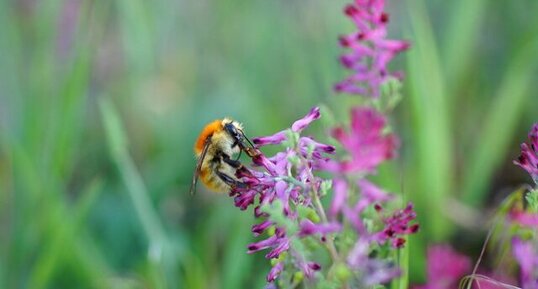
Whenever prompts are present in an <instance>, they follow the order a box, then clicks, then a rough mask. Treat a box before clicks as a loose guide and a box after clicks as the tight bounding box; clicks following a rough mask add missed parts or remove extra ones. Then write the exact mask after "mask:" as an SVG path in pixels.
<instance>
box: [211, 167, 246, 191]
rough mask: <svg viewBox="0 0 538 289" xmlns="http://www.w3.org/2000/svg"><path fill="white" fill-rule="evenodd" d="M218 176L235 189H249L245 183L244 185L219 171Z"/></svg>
mask: <svg viewBox="0 0 538 289" xmlns="http://www.w3.org/2000/svg"><path fill="white" fill-rule="evenodd" d="M217 176H219V178H220V179H221V180H222V181H223V182H225V183H226V184H227V185H229V186H230V187H233V188H246V187H247V185H246V184H245V183H242V182H240V181H238V180H236V179H234V178H232V177H230V176H229V175H227V174H225V173H223V172H221V171H217Z"/></svg>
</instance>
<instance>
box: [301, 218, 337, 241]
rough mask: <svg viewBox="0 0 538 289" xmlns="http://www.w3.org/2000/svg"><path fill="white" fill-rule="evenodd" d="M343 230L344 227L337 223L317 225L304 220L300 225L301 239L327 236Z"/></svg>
mask: <svg viewBox="0 0 538 289" xmlns="http://www.w3.org/2000/svg"><path fill="white" fill-rule="evenodd" d="M341 229H342V225H340V224H339V223H337V222H331V223H327V224H315V223H313V222H312V221H310V220H309V219H304V220H302V221H301V223H300V224H299V234H298V235H299V237H306V236H310V235H314V234H320V235H322V236H323V235H327V234H331V233H335V232H338V231H340V230H341Z"/></svg>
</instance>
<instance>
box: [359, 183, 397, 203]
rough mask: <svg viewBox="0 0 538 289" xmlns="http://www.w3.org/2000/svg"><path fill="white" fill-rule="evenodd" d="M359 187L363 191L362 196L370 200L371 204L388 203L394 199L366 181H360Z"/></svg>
mask: <svg viewBox="0 0 538 289" xmlns="http://www.w3.org/2000/svg"><path fill="white" fill-rule="evenodd" d="M357 185H358V186H359V188H360V189H361V194H362V196H363V197H364V198H366V199H367V200H369V201H370V202H371V203H374V202H386V201H388V200H390V199H392V196H391V195H390V194H388V193H387V192H385V191H383V190H382V189H380V188H379V187H377V186H376V185H374V184H373V183H371V182H369V181H368V180H366V179H360V180H359V181H358V182H357Z"/></svg>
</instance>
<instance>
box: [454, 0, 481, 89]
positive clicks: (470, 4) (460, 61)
mask: <svg viewBox="0 0 538 289" xmlns="http://www.w3.org/2000/svg"><path fill="white" fill-rule="evenodd" d="M449 3H450V4H451V5H450V6H451V7H450V8H452V9H450V13H449V14H448V17H449V21H448V24H447V25H446V27H447V31H446V33H445V35H446V37H445V38H444V39H443V40H444V42H443V43H445V45H444V47H445V49H444V51H443V52H444V53H443V55H444V57H443V64H444V66H445V68H444V72H445V76H446V79H447V82H448V83H451V84H457V83H459V82H460V80H461V78H462V77H464V76H466V73H465V70H466V68H468V66H469V65H471V64H472V63H473V61H472V56H473V55H474V54H475V53H476V49H475V45H477V43H476V42H477V39H479V33H480V32H481V28H482V26H481V24H482V22H483V21H484V16H485V14H486V13H485V12H486V11H487V10H486V7H485V6H486V5H485V4H486V3H487V1H485V0H473V1H468V0H456V1H450V2H449ZM443 4H444V5H449V4H448V3H443ZM454 99H455V98H454Z"/></svg>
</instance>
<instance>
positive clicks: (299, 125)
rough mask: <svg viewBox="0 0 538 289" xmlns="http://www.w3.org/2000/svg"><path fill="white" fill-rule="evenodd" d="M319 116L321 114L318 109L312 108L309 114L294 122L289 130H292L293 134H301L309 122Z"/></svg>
mask: <svg viewBox="0 0 538 289" xmlns="http://www.w3.org/2000/svg"><path fill="white" fill-rule="evenodd" d="M320 116H321V114H320V112H319V107H314V108H312V109H311V110H310V112H309V113H308V114H307V115H305V117H303V118H301V119H299V120H298V121H296V122H294V123H293V125H292V126H291V130H293V131H294V132H301V131H303V130H304V129H305V128H306V127H307V126H308V125H310V123H311V122H313V121H314V120H316V119H318V118H319V117H320Z"/></svg>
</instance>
